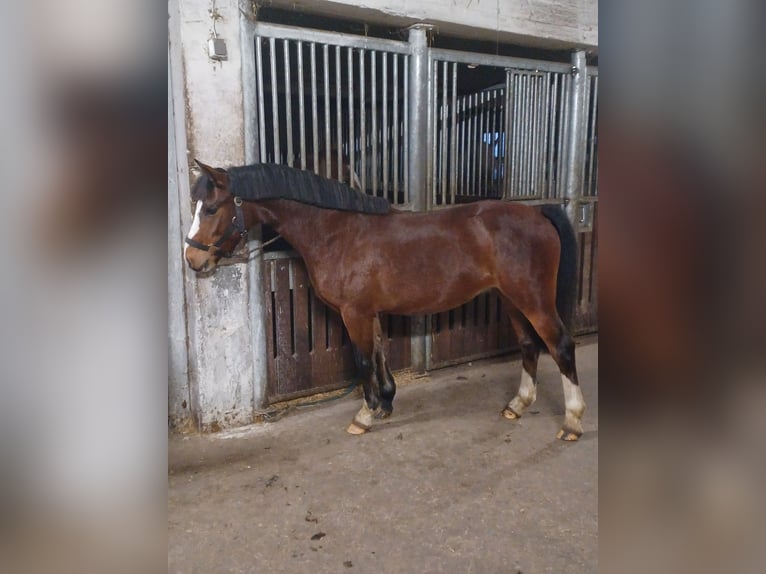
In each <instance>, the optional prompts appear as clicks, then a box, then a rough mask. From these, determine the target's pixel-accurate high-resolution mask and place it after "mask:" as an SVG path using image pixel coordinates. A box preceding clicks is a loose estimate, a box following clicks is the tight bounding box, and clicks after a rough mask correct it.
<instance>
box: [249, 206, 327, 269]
mask: <svg viewBox="0 0 766 574" xmlns="http://www.w3.org/2000/svg"><path fill="white" fill-rule="evenodd" d="M256 209H257V210H258V219H259V220H260V221H264V222H265V223H268V224H269V225H271V227H273V228H274V229H275V230H276V232H277V233H279V234H280V235H281V236H282V237H284V238H285V239H286V240H287V241H288V242H289V243H290V245H292V246H293V247H295V249H296V250H297V251H298V253H300V254H301V255H302V256H303V258H304V259H306V258H308V257H311V255H312V254H313V253H314V252H315V251H317V250H318V249H321V248H322V246H323V241H324V240H325V239H326V238H327V237H328V235H329V234H330V232H331V231H332V229H333V226H334V225H335V224H332V223H331V222H330V219H332V218H333V214H334V213H335V212H333V211H331V210H327V209H321V208H319V207H314V206H312V205H306V204H304V203H299V202H297V201H289V200H285V199H277V200H270V201H264V202H262V203H261V204H259V205H257V207H256Z"/></svg>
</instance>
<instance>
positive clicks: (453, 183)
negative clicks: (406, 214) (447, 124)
mask: <svg viewBox="0 0 766 574" xmlns="http://www.w3.org/2000/svg"><path fill="white" fill-rule="evenodd" d="M451 136H452V146H451V149H450V156H449V157H450V171H451V173H452V177H450V194H451V197H450V203H452V204H454V203H455V194H456V193H457V64H456V63H453V64H452V132H451Z"/></svg>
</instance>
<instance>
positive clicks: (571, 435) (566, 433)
mask: <svg viewBox="0 0 766 574" xmlns="http://www.w3.org/2000/svg"><path fill="white" fill-rule="evenodd" d="M580 436H582V433H576V432H573V431H570V430H565V429H561V430H560V431H559V432H558V434H557V435H556V438H558V439H561V440H566V441H570V442H571V441H575V440H577V439H579V438H580Z"/></svg>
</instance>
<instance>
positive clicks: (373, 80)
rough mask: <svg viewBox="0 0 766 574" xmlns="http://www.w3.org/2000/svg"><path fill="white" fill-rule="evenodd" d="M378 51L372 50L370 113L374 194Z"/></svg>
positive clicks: (376, 162)
mask: <svg viewBox="0 0 766 574" xmlns="http://www.w3.org/2000/svg"><path fill="white" fill-rule="evenodd" d="M375 60H377V53H376V52H375V51H374V50H373V51H372V52H370V65H371V67H370V82H371V85H370V90H372V106H371V107H370V113H371V115H372V173H371V174H370V177H371V178H372V195H378V89H377V83H376V77H375V76H376V74H377V69H376V62H375Z"/></svg>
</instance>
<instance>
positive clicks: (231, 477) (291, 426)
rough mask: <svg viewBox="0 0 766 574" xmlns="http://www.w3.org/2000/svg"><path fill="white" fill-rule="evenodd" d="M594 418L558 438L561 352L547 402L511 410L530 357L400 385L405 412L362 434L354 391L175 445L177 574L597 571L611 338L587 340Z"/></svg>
mask: <svg viewBox="0 0 766 574" xmlns="http://www.w3.org/2000/svg"><path fill="white" fill-rule="evenodd" d="M577 364H578V371H579V375H580V381H581V384H582V387H583V391H584V394H585V400H586V402H587V404H588V409H587V411H586V414H585V417H584V421H583V422H584V428H585V434H584V435H583V437H582V438H581V439H580V441H579V442H577V443H565V442H562V441H559V440H556V438H555V435H556V432H557V431H558V429H559V427H560V425H561V423H562V422H563V412H564V407H563V405H564V398H563V391H562V387H561V381H560V378H559V375H558V371H557V370H556V368H555V365H554V364H553V361H552V360H551V358H550V357H548V356H544V357H542V358H541V361H540V373H539V381H540V382H539V386H538V398H537V402H536V403H535V404H534V405H533V406H532V407H531V409H530V410H529V411H528V412H527V414H525V416H524V418H522V419H521V420H519V421H515V422H513V421H508V420H506V419H504V418H502V417H501V416H500V411H501V410H502V408H503V407H504V405H505V404H506V403H507V402H508V400H509V399H510V398H511V397H512V395H513V393H514V391H515V390H516V388H517V387H518V383H519V373H520V368H521V367H520V363H519V361H512V362H508V361H497V360H496V361H491V362H477V363H474V364H473V365H470V366H466V365H464V366H461V367H456V368H452V369H446V370H441V371H435V372H433V373H431V374H430V377H427V378H424V379H418V380H416V381H414V382H413V383H411V384H408V385H405V386H401V387H400V389H399V392H398V393H397V397H396V400H395V402H394V415H393V416H392V417H391V418H390V419H388V420H386V421H383V422H377V424H376V426H375V427H374V429H373V431H372V432H370V433H367V434H366V435H363V436H360V437H355V436H351V435H349V434H347V433H346V431H345V428H346V426H347V424H348V423H349V422H350V420H351V418H352V417H353V415H354V414H355V413H356V411H357V410H358V408H359V406H360V399H358V398H356V397H355V396H354V395H352V396H350V397H347V398H344V399H340V400H338V401H334V402H331V403H327V404H324V405H319V406H316V407H310V408H307V409H300V410H299V411H298V412H296V413H293V414H290V415H288V416H286V417H284V418H283V419H281V420H279V421H278V422H275V423H267V424H261V425H254V426H252V427H248V428H246V429H244V430H240V431H236V432H228V433H219V434H218V435H214V436H193V437H171V439H170V442H169V477H168V572H172V573H176V572H178V573H197V572H198V573H204V574H211V573H218V572H254V573H263V574H276V573H282V572H284V573H288V572H289V573H302V572H306V573H309V572H310V573H323V572H349V573H353V572H357V573H373V574H382V573H392V574H408V573H416V574H430V573H434V574H436V573H439V574H444V573H461V574H462V573H476V574H481V573H488V574H489V573H513V574H517V573H519V572H523V573H524V574H536V573H541V572H552V573H556V574H559V573H564V572H566V573H567V574H575V573H580V572H582V573H591V572H595V571H596V569H597V550H598V544H597V540H598V538H597V536H598V521H597V500H598V481H597V467H598V401H597V397H598V344H597V342H595V340H591V341H590V342H585V343H584V344H581V345H579V346H578V349H577Z"/></svg>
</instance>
